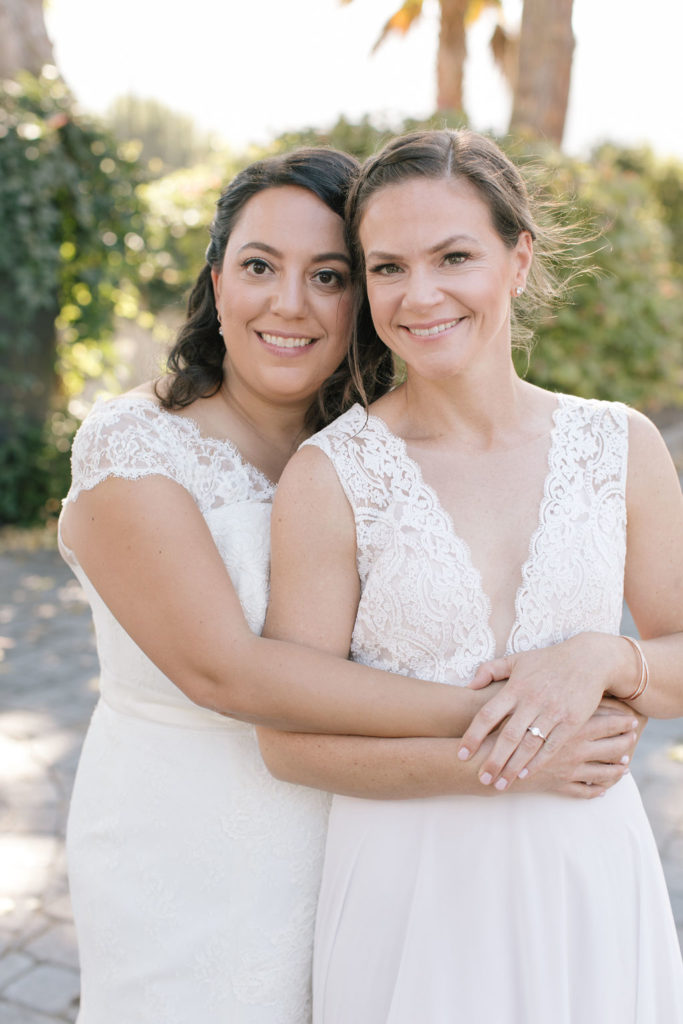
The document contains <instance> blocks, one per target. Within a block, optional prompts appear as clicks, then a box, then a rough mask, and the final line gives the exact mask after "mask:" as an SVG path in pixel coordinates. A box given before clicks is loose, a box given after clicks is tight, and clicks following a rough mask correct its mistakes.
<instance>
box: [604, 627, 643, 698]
mask: <svg viewBox="0 0 683 1024" xmlns="http://www.w3.org/2000/svg"><path fill="white" fill-rule="evenodd" d="M614 640H615V642H616V644H617V645H618V651H617V652H616V655H615V661H614V665H613V670H612V673H611V674H612V677H613V681H612V683H611V684H610V687H609V690H608V691H606V692H607V695H608V696H612V697H617V698H618V699H619V700H623V701H632V700H637V699H638V697H642V695H643V693H644V692H645V690H646V689H647V686H648V683H649V681H650V669H649V666H648V663H647V659H646V657H645V655H644V653H643V649H642V647H641V646H640V643H639V642H638V641H637V640H636V639H634V637H631V636H625V635H623V634H622V635H620V636H616V637H614Z"/></svg>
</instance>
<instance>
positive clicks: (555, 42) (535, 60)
mask: <svg viewBox="0 0 683 1024" xmlns="http://www.w3.org/2000/svg"><path fill="white" fill-rule="evenodd" d="M572 2H573V0H524V13H523V14H522V32H521V39H520V47H519V73H518V76H517V88H516V90H515V96H514V101H513V107H512V117H511V119H510V131H511V132H512V133H516V134H521V135H531V136H533V137H534V138H541V139H547V140H548V141H550V142H554V143H555V144H556V145H558V146H559V145H561V143H562V136H563V134H564V123H565V120H566V116H567V103H568V100H569V83H570V78H571V68H572V56H573V53H574V35H573V33H572Z"/></svg>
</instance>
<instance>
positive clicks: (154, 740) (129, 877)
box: [61, 396, 329, 1024]
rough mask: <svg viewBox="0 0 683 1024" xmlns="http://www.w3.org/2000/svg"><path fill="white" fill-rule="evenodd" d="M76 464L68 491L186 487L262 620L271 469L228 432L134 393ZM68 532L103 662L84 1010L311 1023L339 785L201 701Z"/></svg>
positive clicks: (82, 857) (88, 801) (88, 829)
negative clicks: (155, 650) (303, 775)
mask: <svg viewBox="0 0 683 1024" xmlns="http://www.w3.org/2000/svg"><path fill="white" fill-rule="evenodd" d="M72 466H73V482H72V486H71V490H70V491H69V495H68V497H67V499H66V500H67V501H75V500H76V499H77V497H78V495H79V493H80V492H81V491H82V490H84V489H88V488H92V487H94V486H95V485H96V484H97V483H99V482H100V481H101V480H104V479H105V478H107V477H110V476H119V477H125V478H128V479H138V478H140V477H143V476H146V475H149V474H161V475H163V476H165V477H168V478H170V479H171V480H174V481H176V482H177V483H178V484H179V485H180V486H182V487H184V488H186V489H187V490H188V491H189V492H190V493H191V494H192V496H193V498H194V500H195V501H196V503H197V505H198V507H199V510H200V511H201V513H202V515H203V516H204V518H205V520H206V522H207V524H208V526H209V529H210V530H211V533H212V536H213V538H214V540H215V542H216V545H217V547H218V549H219V551H220V553H221V556H222V558H223V561H224V562H225V565H226V568H227V570H228V572H229V573H230V576H231V578H232V581H233V584H234V586H235V589H236V591H237V593H238V595H239V598H240V601H241V603H242V607H243V609H244V613H245V616H246V618H247V620H248V622H249V625H250V627H251V628H252V629H253V630H254V631H255V632H256V633H259V632H260V631H261V628H262V626H263V621H264V617H265V611H266V604H267V594H268V568H269V548H270V544H269V541H270V536H269V526H270V509H271V501H272V497H273V492H274V487H273V485H272V484H271V483H270V482H269V481H268V480H266V478H265V477H264V476H262V474H261V473H259V472H258V471H257V470H256V469H255V468H254V467H253V466H250V465H248V464H246V463H245V462H243V460H242V459H241V457H240V455H239V453H238V452H237V450H236V449H235V448H234V446H233V445H232V444H231V443H230V442H227V441H218V440H212V439H207V438H204V437H202V436H201V435H200V432H199V430H198V428H197V426H196V425H195V424H194V423H193V422H192V421H190V420H187V419H185V418H182V417H179V416H175V415H173V414H171V413H168V412H165V411H163V410H162V409H160V408H159V407H158V406H156V404H155V403H154V402H153V401H151V400H149V399H146V398H143V397H135V396H133V397H123V398H119V399H115V400H112V401H110V402H106V403H98V404H97V405H96V406H95V408H94V410H93V411H92V412H91V414H90V415H89V416H88V417H87V419H86V420H85V421H84V423H83V425H82V426H81V428H80V431H79V433H78V436H77V438H76V440H75V442H74V448H73V456H72ZM169 514H172V510H169V509H165V508H160V509H159V515H160V516H165V515H169ZM61 550H62V554H63V556H64V557H65V559H66V560H67V562H68V563H69V565H70V566H71V567H72V569H73V571H74V572H75V574H76V576H77V577H78V579H79V581H80V582H81V584H82V585H83V587H84V589H85V592H86V594H87V596H88V599H89V601H90V603H91V605H92V611H93V617H94V621H95V629H96V634H97V647H98V653H99V657H100V663H101V681H100V687H101V697H100V700H99V703H98V705H97V708H96V710H95V712H94V715H93V718H92V722H91V724H90V727H89V730H88V734H87V736H86V739H85V743H84V747H83V752H82V755H81V759H80V763H79V766H78V771H77V776H76V781H75V787H74V792H73V798H72V803H71V811H70V816H69V823H68V831H67V848H68V866H69V879H70V887H71V897H72V902H73V909H74V916H75V920H76V928H77V933H78V943H79V949H80V957H81V969H82V995H81V1011H80V1015H79V1018H78V1021H79V1024H308V1022H309V1021H310V961H311V947H312V939H313V925H314V919H315V904H316V897H317V892H318V885H319V881H320V868H321V862H322V852H323V845H324V835H325V827H326V821H327V813H328V808H329V797H328V796H327V794H324V793H321V792H318V791H316V790H313V789H308V788H305V787H299V786H292V785H288V784H286V783H282V782H278V781H276V780H275V779H273V778H272V777H271V776H270V775H269V773H268V771H267V770H266V768H265V766H264V764H263V762H262V760H261V757H260V754H259V749H258V744H257V741H256V736H255V732H254V729H253V727H252V726H250V725H247V724H244V723H241V722H237V721H233V720H231V719H228V718H224V717H222V716H221V715H219V714H216V713H214V712H212V711H206V710H204V709H202V708H200V707H197V706H196V705H194V704H192V703H191V702H190V701H189V700H188V699H187V698H186V697H185V696H184V694H183V693H182V692H181V691H180V690H179V689H178V688H177V687H176V686H174V685H173V683H172V682H171V681H170V680H169V679H168V678H167V677H166V676H165V675H163V674H162V673H161V672H160V671H159V670H158V669H157V668H156V667H155V666H154V665H153V664H152V662H151V661H150V660H149V659H148V658H147V657H146V656H145V654H144V653H143V652H142V651H141V650H140V648H139V647H137V646H136V645H135V643H133V641H132V640H131V639H130V637H129V636H128V635H127V634H126V633H125V632H124V630H123V629H122V628H121V626H120V625H119V624H118V622H117V621H116V620H115V619H114V617H113V616H112V615H111V613H110V612H109V610H108V609H107V607H106V606H105V605H104V603H103V602H102V600H101V599H100V597H99V596H98V594H97V593H96V592H95V590H94V588H93V587H92V585H91V584H90V582H89V581H88V579H87V577H86V575H85V573H84V572H83V570H82V568H81V567H80V566H79V564H78V562H77V560H76V559H75V557H74V555H73V553H72V552H70V551H69V550H68V549H66V548H65V546H64V545H63V544H62V545H61ZM192 616H193V609H192V608H187V619H186V628H187V630H188V633H189V632H190V631H191V630H192Z"/></svg>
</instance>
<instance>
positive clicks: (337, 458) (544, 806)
mask: <svg viewBox="0 0 683 1024" xmlns="http://www.w3.org/2000/svg"><path fill="white" fill-rule="evenodd" d="M306 443H309V444H315V445H317V446H318V447H320V448H321V449H322V450H323V451H324V452H325V453H326V454H327V455H328V457H329V458H330V459H331V461H332V463H333V464H334V466H335V468H336V471H337V473H338V476H339V479H340V481H341V484H342V486H343V487H344V490H345V493H346V495H347V498H348V500H349V502H350V504H351V506H352V508H353V511H354V515H355V521H356V533H357V546H358V572H359V576H360V580H361V590H362V596H361V600H360V605H359V609H358V617H357V620H356V624H355V628H354V632H353V640H352V648H351V650H352V656H353V658H354V659H355V660H356V661H359V662H362V663H364V664H368V665H373V666H375V667H377V668H382V669H388V670H390V671H393V672H401V673H404V674H406V675H412V676H417V677H421V678H424V679H435V680H438V681H441V682H444V683H450V684H454V685H461V686H462V685H464V684H466V683H467V682H468V681H469V680H470V679H471V678H472V676H473V674H474V672H475V670H476V668H477V666H478V665H479V664H480V663H481V662H483V661H487V660H488V659H490V658H492V657H493V656H494V644H495V641H494V636H493V632H492V630H491V628H490V611H491V609H490V607H489V601H488V598H487V596H486V595H485V593H484V592H483V588H482V583H481V577H480V574H479V572H478V571H477V569H476V568H475V566H474V565H473V562H472V558H471V555H470V552H469V549H468V548H467V546H466V545H465V543H464V542H463V541H462V540H461V538H459V537H458V535H457V533H456V528H455V524H454V523H453V522H452V521H451V519H450V517H449V516H448V515H447V514H446V512H445V511H444V509H443V508H442V506H441V505H440V503H439V499H438V497H437V495H436V493H435V492H434V490H433V489H432V488H430V487H429V486H427V485H426V484H425V482H424V481H423V478H422V475H421V471H420V468H419V466H418V464H417V463H416V462H415V461H414V460H413V459H412V458H410V457H409V455H408V453H407V449H406V445H405V443H404V442H403V441H402V440H401V439H400V438H398V437H396V436H395V435H393V434H392V433H391V432H390V431H389V429H388V428H387V426H386V425H385V424H384V422H383V421H382V420H381V419H379V418H378V417H375V416H371V417H370V418H369V419H368V420H367V421H366V416H365V412H364V411H363V410H362V409H361V408H360V407H358V406H356V407H354V408H353V409H351V410H350V411H349V412H348V413H346V414H345V415H344V416H342V417H340V418H339V419H338V420H337V421H336V422H335V423H333V424H332V425H331V426H330V427H328V428H326V429H325V430H324V431H322V432H321V433H320V434H318V435H316V436H315V437H314V438H312V439H311V440H310V441H309V442H306ZM627 451H628V434H627V416H626V410H625V409H624V407H623V406H619V405H611V404H607V403H599V402H588V401H584V400H580V399H576V398H572V397H568V396H558V406H557V409H556V411H555V416H554V429H553V432H552V438H551V443H550V451H549V460H548V473H547V477H546V481H545V491H544V496H543V499H542V502H541V507H540V512H539V520H538V527H537V529H536V531H535V532H534V534H533V537H532V538H531V543H530V548H529V555H528V558H527V561H526V563H525V565H524V567H523V572H522V579H521V585H520V587H519V590H518V593H517V600H516V621H515V623H514V625H513V627H512V630H511V633H510V636H509V642H508V652H514V651H523V650H527V649H529V648H534V647H541V646H545V645H548V644H553V643H556V642H558V641H561V640H563V639H565V638H568V637H570V636H572V635H573V634H576V633H578V632H581V631H585V630H597V631H602V632H606V633H618V632H619V625H620V618H621V611H622V598H623V575H624V559H625V540H626V509H625V497H624V495H625V482H626V464H627ZM454 756H455V754H454ZM313 1018H314V1022H315V1024H627V1022H628V1024H681V1022H683V967H682V965H681V957H680V951H679V947H678V941H677V937H676V932H675V928H674V923H673V917H672V914H671V909H670V905H669V901H668V895H667V891H666V887H665V883H664V878H663V874H662V870H661V865H660V863H659V858H658V854H657V849H656V846H655V843H654V840H653V837H652V833H651V830H650V827H649V824H648V821H647V819H646V816H645V813H644V811H643V807H642V804H641V800H640V796H639V793H638V790H637V787H636V784H635V782H634V781H633V778H632V777H631V776H630V775H627V776H625V777H624V778H623V779H622V780H621V781H620V782H619V783H618V784H617V785H615V786H614V787H613V788H612V789H610V790H609V791H608V792H607V794H606V795H605V797H604V798H602V799H597V800H592V801H583V800H573V799H570V798H566V797H559V796H554V795H547V794H524V795H522V794H507V795H503V796H498V797H484V796H482V797H479V796H453V797H439V798H430V799H420V800H393V801H380V800H363V799H356V798H350V797H342V796H335V797H334V798H333V801H332V808H331V812H330V821H329V831H328V839H327V847H326V854H325V865H324V870H323V882H322V889H321V894H320V901H319V909H318V922H317V929H316V945H315V963H314V1012H313Z"/></svg>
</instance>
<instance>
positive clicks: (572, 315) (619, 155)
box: [527, 147, 683, 411]
mask: <svg viewBox="0 0 683 1024" xmlns="http://www.w3.org/2000/svg"><path fill="white" fill-rule="evenodd" d="M639 159H642V151H641V156H640V157H639ZM546 161H547V163H548V164H549V165H550V166H549V171H550V173H549V175H548V182H549V189H550V191H551V193H552V195H553V196H554V197H555V198H556V199H557V200H558V201H559V202H560V203H561V206H560V212H561V211H562V209H563V208H564V209H574V210H577V211H578V215H579V218H580V219H582V220H584V221H585V222H586V224H588V225H593V226H595V228H597V231H598V232H599V234H598V237H597V238H591V239H590V240H589V241H587V242H586V243H584V244H583V245H581V246H579V247H578V249H577V251H576V252H575V253H574V254H573V256H574V258H575V259H576V260H577V261H578V262H579V263H581V262H583V263H584V264H585V265H586V266H587V267H591V266H592V267H593V268H594V271H595V272H594V273H593V274H592V275H587V276H584V277H583V278H582V279H580V280H579V282H578V283H577V286H576V287H574V288H573V289H572V290H571V291H570V293H569V296H568V300H567V301H566V302H565V303H564V304H563V305H561V307H560V308H559V310H558V311H557V312H556V313H555V314H554V315H549V316H548V317H547V319H546V320H544V321H543V322H541V324H540V325H539V326H538V328H537V330H536V332H535V338H536V344H535V348H534V352H533V355H532V356H531V360H530V364H529V371H528V374H527V377H528V379H530V380H532V381H534V382H535V383H538V384H540V385H542V386H544V387H549V388H552V389H557V390H566V391H571V392H574V393H577V394H583V395H587V396H595V397H598V398H607V399H618V400H621V401H625V402H628V403H630V404H634V405H636V406H638V407H639V408H645V409H648V410H649V411H656V410H658V409H660V408H661V407H663V406H668V405H679V406H683V360H682V359H681V354H682V345H681V328H680V324H681V322H682V321H683V287H682V285H683V280H682V277H681V268H680V266H677V264H676V258H675V246H674V240H673V238H672V234H671V231H670V227H669V223H668V217H667V214H666V213H665V211H664V209H663V207H662V203H661V201H660V198H659V196H660V193H659V188H658V184H657V181H656V179H655V178H654V176H648V175H646V174H644V173H643V171H642V168H640V169H638V168H636V167H635V166H632V165H631V163H630V161H629V159H628V154H627V152H626V151H617V150H614V149H613V148H612V147H603V148H602V149H600V150H598V151H596V153H595V154H594V155H593V157H592V159H591V161H590V162H589V163H586V162H581V161H578V160H572V159H570V158H568V157H565V156H563V155H561V154H559V153H554V154H546Z"/></svg>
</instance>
